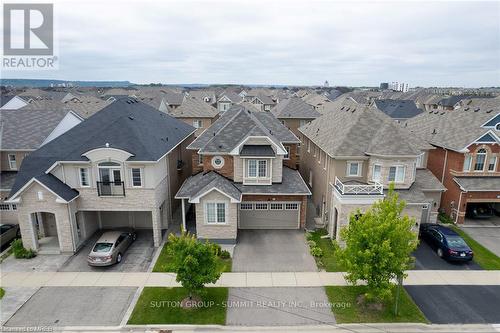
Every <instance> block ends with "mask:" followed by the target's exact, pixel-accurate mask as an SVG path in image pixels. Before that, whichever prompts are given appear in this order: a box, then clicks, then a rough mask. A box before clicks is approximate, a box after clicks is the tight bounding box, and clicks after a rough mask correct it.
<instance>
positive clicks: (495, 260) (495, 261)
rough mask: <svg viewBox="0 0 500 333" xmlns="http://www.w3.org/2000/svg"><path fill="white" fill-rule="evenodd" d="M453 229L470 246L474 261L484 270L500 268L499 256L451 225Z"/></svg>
mask: <svg viewBox="0 0 500 333" xmlns="http://www.w3.org/2000/svg"><path fill="white" fill-rule="evenodd" d="M451 228H453V230H455V231H456V232H457V233H458V234H459V235H460V236H461V237H462V238H463V239H464V241H465V242H466V243H467V244H468V245H469V246H470V248H471V249H472V251H473V252H474V261H475V262H476V263H477V264H478V265H479V266H481V267H482V268H483V269H486V270H500V258H499V257H498V256H496V255H495V254H494V253H493V252H491V251H490V250H488V249H487V248H485V247H484V246H482V245H481V244H479V243H478V242H476V241H475V240H474V239H472V238H471V237H470V236H469V235H467V233H466V232H464V231H463V230H462V229H460V228H458V227H456V226H451Z"/></svg>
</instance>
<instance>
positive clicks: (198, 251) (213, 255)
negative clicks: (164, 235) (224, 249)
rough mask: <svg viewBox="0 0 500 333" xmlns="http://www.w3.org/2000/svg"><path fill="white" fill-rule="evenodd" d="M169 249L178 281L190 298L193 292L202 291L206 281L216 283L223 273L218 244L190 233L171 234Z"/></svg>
mask: <svg viewBox="0 0 500 333" xmlns="http://www.w3.org/2000/svg"><path fill="white" fill-rule="evenodd" d="M167 251H168V253H169V255H170V256H171V257H172V267H173V268H174V271H175V272H176V273H177V279H176V281H177V282H180V283H181V284H182V286H183V287H184V288H185V289H186V290H187V291H188V292H189V298H190V299H191V298H192V297H193V293H200V292H201V291H202V289H203V287H204V285H205V284H206V283H215V282H216V281H217V280H218V279H219V277H220V275H221V272H220V270H219V268H218V265H217V251H218V247H217V245H216V244H212V243H209V242H208V241H207V242H205V243H202V242H199V241H198V240H197V239H196V237H195V236H194V235H190V234H189V233H183V234H182V235H180V236H176V235H174V234H170V235H169V236H168V244H167Z"/></svg>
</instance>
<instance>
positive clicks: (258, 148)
mask: <svg viewBox="0 0 500 333" xmlns="http://www.w3.org/2000/svg"><path fill="white" fill-rule="evenodd" d="M240 156H276V154H275V153H274V150H273V148H272V147H271V146H270V145H243V148H242V149H241V152H240Z"/></svg>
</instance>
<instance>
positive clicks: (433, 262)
mask: <svg viewBox="0 0 500 333" xmlns="http://www.w3.org/2000/svg"><path fill="white" fill-rule="evenodd" d="M413 256H414V257H415V268H414V269H416V270H429V269H430V270H464V269H465V270H480V269H482V268H481V267H480V266H479V265H478V264H476V263H475V262H474V260H472V261H469V262H449V261H446V260H444V259H441V258H439V257H438V255H437V254H436V252H435V251H433V250H432V248H431V247H430V246H429V245H427V243H426V242H424V241H423V240H420V244H419V245H418V248H417V250H416V251H415V252H413Z"/></svg>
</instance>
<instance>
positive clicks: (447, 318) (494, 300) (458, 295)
mask: <svg viewBox="0 0 500 333" xmlns="http://www.w3.org/2000/svg"><path fill="white" fill-rule="evenodd" d="M405 289H406V290H407V291H408V293H409V294H410V295H411V297H412V298H413V300H414V301H415V303H416V304H417V305H418V307H419V308H420V310H422V312H423V313H424V314H425V316H426V317H427V319H429V321H430V322H432V323H433V324H485V323H500V286H406V287H405Z"/></svg>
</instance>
